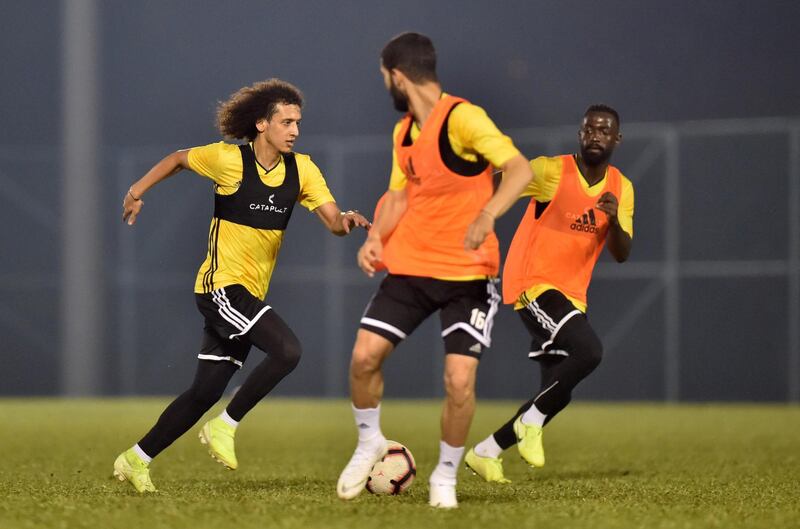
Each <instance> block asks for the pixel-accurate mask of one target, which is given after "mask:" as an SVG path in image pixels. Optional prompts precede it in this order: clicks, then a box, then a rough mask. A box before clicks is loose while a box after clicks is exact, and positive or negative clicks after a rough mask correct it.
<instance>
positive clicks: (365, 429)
mask: <svg viewBox="0 0 800 529" xmlns="http://www.w3.org/2000/svg"><path fill="white" fill-rule="evenodd" d="M381 72H382V74H383V78H384V82H385V85H386V88H387V89H388V90H389V92H390V94H391V96H392V99H393V100H394V104H395V108H396V109H397V110H398V111H400V112H402V113H403V114H404V115H403V117H402V118H401V119H400V121H399V122H398V123H397V125H396V126H395V128H394V135H393V138H394V159H393V164H392V174H391V178H390V184H389V190H388V191H387V192H386V194H385V195H384V198H383V199H382V204H381V208H380V212H379V213H378V215H377V218H376V219H375V223H374V225H373V227H372V229H371V230H370V231H369V235H368V236H367V240H366V242H365V243H364V245H363V246H362V247H361V249H360V250H359V252H358V263H359V266H360V267H361V268H362V269H363V270H364V272H365V273H366V274H367V275H369V276H370V277H371V276H373V275H374V273H375V271H376V267H378V266H379V265H380V266H385V267H386V268H387V269H388V271H389V274H388V275H387V276H386V277H385V278H384V280H383V281H382V282H381V285H380V287H379V289H378V292H377V293H376V294H375V295H374V296H373V298H372V300H371V301H370V303H369V305H368V306H367V309H366V311H365V312H364V316H363V317H362V319H361V325H360V329H359V331H358V335H357V337H356V343H355V346H354V348H353V355H352V362H351V365H350V389H351V397H352V403H353V413H354V416H355V421H356V426H357V428H358V445H357V447H356V450H355V452H354V454H353V457H352V458H351V459H350V461H349V462H348V464H347V466H346V467H345V469H344V470H343V471H342V473H341V475H340V477H339V481H338V484H337V493H338V495H339V496H340V497H341V498H343V499H351V498H354V497H356V496H357V495H358V494H359V493H360V492H361V491H362V490H363V489H364V485H365V483H366V481H367V477H368V475H369V472H370V469H371V468H372V466H373V465H374V463H375V462H376V461H377V460H379V459H380V458H381V457H382V456H383V454H384V452H385V441H386V439H385V437H384V435H383V433H382V432H381V428H380V401H381V397H382V395H383V374H382V372H381V366H382V364H383V361H384V360H385V359H386V358H387V357H388V355H389V354H390V353H391V352H392V350H393V349H394V348H395V346H396V345H397V344H398V343H399V342H400V341H402V340H403V339H404V338H406V336H408V335H409V334H410V333H411V332H412V331H413V330H414V329H415V328H416V327H417V326H418V325H419V324H420V323H422V321H423V320H425V319H426V318H427V317H428V316H430V315H432V314H433V313H435V312H438V313H439V317H440V320H441V325H442V338H443V340H444V346H445V353H446V356H445V373H444V385H445V392H446V399H445V403H444V409H443V412H442V422H441V425H442V437H441V441H440V456H439V463H438V465H437V466H436V469H435V470H434V471H433V474H432V475H431V477H430V480H429V483H430V504H431V505H433V506H435V507H441V508H453V507H457V505H458V503H457V499H456V491H455V485H456V470H457V468H458V465H459V464H460V462H461V458H462V456H463V453H464V443H465V442H466V437H467V433H468V431H469V425H470V422H471V421H472V415H473V413H474V409H475V373H476V370H477V366H478V360H479V358H480V356H481V353H482V351H483V349H484V348H485V347H489V345H490V333H491V328H492V319H493V317H494V314H495V313H496V311H497V306H498V303H499V301H500V296H499V294H498V293H497V290H496V288H495V285H496V282H497V279H496V276H497V273H498V268H499V260H500V259H499V258H500V256H499V250H498V242H497V238H496V237H495V235H494V220H495V218H497V217H498V216H499V215H501V214H503V213H504V212H505V211H506V210H507V209H508V208H509V207H510V206H511V205H512V204H513V203H514V201H515V200H516V199H517V198H518V196H519V194H520V193H521V192H522V191H523V190H524V189H525V186H527V185H528V183H529V182H530V180H531V178H532V177H533V175H532V173H531V169H530V167H529V165H528V161H527V160H526V159H525V157H524V156H522V154H520V152H519V151H518V150H517V148H516V147H514V144H513V143H512V142H511V140H510V139H509V138H508V137H507V136H504V135H503V134H502V133H501V132H500V131H499V130H498V129H497V127H496V126H495V125H494V123H493V122H492V120H491V119H489V117H488V116H487V115H486V112H485V111H484V110H483V109H482V108H480V107H478V106H476V105H473V104H470V103H469V102H467V101H466V100H464V99H462V98H460V97H455V96H452V95H449V94H446V93H444V92H443V91H442V87H441V85H440V84H439V81H438V79H437V77H436V52H435V50H434V48H433V44H432V43H431V41H430V39H429V38H427V37H425V36H424V35H420V34H418V33H403V34H401V35H399V36H397V37H395V38H394V39H392V40H391V41H390V42H389V43H388V44H387V45H386V46H385V47H384V49H383V51H382V53H381ZM493 167H497V168H500V169H502V170H503V172H504V174H505V177H504V178H503V181H502V183H501V184H500V186H499V187H498V189H497V191H496V192H494V193H493V191H494V190H493V180H492V173H493ZM384 241H385V242H384Z"/></svg>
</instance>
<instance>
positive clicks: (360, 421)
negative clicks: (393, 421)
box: [353, 404, 383, 445]
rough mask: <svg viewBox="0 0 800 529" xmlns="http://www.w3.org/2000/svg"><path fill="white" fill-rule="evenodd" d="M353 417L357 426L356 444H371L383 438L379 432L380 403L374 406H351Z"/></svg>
mask: <svg viewBox="0 0 800 529" xmlns="http://www.w3.org/2000/svg"><path fill="white" fill-rule="evenodd" d="M353 417H355V420H356V428H358V444H359V445H361V444H373V443H375V442H378V441H380V440H381V439H383V433H381V405H380V404H378V406H377V407H375V408H360V409H359V408H356V407H355V406H353Z"/></svg>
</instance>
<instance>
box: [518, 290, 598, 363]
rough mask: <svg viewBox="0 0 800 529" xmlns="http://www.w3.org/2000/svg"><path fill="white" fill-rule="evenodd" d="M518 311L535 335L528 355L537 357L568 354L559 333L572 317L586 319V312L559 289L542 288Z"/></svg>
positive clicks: (532, 336)
mask: <svg viewBox="0 0 800 529" xmlns="http://www.w3.org/2000/svg"><path fill="white" fill-rule="evenodd" d="M517 313H518V314H519V315H520V317H521V318H522V323H524V324H525V327H526V328H527V329H528V332H529V333H530V335H531V348H530V352H529V353H528V357H529V358H533V359H536V358H539V357H541V356H542V355H559V356H568V353H567V352H566V351H565V350H564V349H563V348H560V347H559V340H558V333H559V331H561V329H562V327H564V324H565V323H567V322H568V321H569V320H570V319H572V318H583V319H584V320H586V314H584V313H583V312H582V311H580V310H578V309H577V308H576V307H575V305H573V304H572V302H571V301H570V300H569V299H567V297H566V296H564V294H562V293H561V292H559V291H558V290H546V291H544V292H542V293H541V294H540V295H539V296H538V297H537V298H536V299H534V300H533V301H531V302H530V303H528V304H527V305H526V306H525V307H523V308H521V309H519V310H518V311H517ZM587 325H588V323H587Z"/></svg>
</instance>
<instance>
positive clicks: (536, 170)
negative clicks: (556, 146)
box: [514, 156, 633, 312]
mask: <svg viewBox="0 0 800 529" xmlns="http://www.w3.org/2000/svg"><path fill="white" fill-rule="evenodd" d="M562 163H563V157H560V156H553V157H547V156H540V157H538V158H536V159H534V160H531V162H530V165H531V169H532V170H533V180H531V182H530V183H529V184H528V187H527V188H526V189H525V191H523V192H522V195H520V196H521V197H533V198H534V199H536V201H537V202H550V201H551V200H553V197H554V196H555V193H556V191H557V190H558V185H559V183H560V181H561V175H562V174H563V170H562V169H563V167H562ZM620 176H621V177H622V178H621V192H620V195H622V196H619V197H617V200H618V201H619V209H618V212H617V218H618V219H619V224H620V226H621V227H622V229H623V230H625V232H626V233H627V234H628V235H630V236H631V237H633V184H631V181H630V180H628V179H627V178H626V177H625V176H624V175H622V174H621V173H620ZM579 181H580V183H581V187H582V188H583V190H584V191H585V192H586V194H587V195H589V196H597V195H599V194H600V191H601V190H603V188H605V184H606V177H605V176H604V177H603V178H602V179H601V180H600V181H599V182H597V183H595V184H594V185H592V186H590V185H589V183H588V182H587V181H586V179H585V178H579ZM598 198H599V197H598ZM551 289H555V290H558V289H557V288H556V287H554V286H553V285H547V284H537V285H532V286H531V287H529V288H528V289H527V290H526V291H525V293H524V294H523V295H522V296H521V297H525V298H527V299H529V300H532V299H536V298H537V297H538V296H539V295H540V294H542V293H543V292H545V291H546V290H551ZM562 293H563V292H562ZM565 295H566V294H565ZM566 297H567V298H568V299H569V300H570V301H571V302H572V304H573V305H575V307H576V308H578V309H579V310H581V311H583V312H586V304H585V303H583V302H582V301H580V300H578V299H575V298H572V297H570V296H566ZM521 308H523V304H522V303H521V302H519V301H517V302H516V304H515V305H514V309H515V310H519V309H521Z"/></svg>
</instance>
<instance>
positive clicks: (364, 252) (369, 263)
mask: <svg viewBox="0 0 800 529" xmlns="http://www.w3.org/2000/svg"><path fill="white" fill-rule="evenodd" d="M382 256H383V243H382V242H381V240H380V238H377V237H367V240H366V241H364V244H362V245H361V248H359V250H358V257H357V260H358V266H359V267H360V268H361V270H363V271H364V273H365V274H367V276H369V277H374V276H375V272H376V271H377V270H376V266H375V265H377V264H378V263H379V262H380V261H381V257H382Z"/></svg>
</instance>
